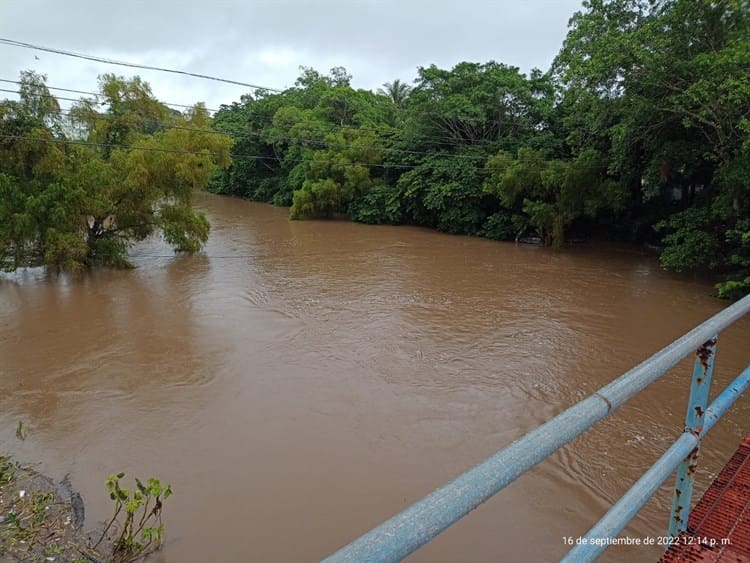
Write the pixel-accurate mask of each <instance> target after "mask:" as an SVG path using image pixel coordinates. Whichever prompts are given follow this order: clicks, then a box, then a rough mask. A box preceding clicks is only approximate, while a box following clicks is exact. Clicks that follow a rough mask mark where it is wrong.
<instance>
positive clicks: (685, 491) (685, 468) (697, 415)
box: [669, 336, 717, 537]
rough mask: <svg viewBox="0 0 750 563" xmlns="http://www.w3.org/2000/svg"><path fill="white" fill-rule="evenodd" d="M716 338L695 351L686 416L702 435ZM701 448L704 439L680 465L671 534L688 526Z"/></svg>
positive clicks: (688, 429) (691, 427) (694, 431)
mask: <svg viewBox="0 0 750 563" xmlns="http://www.w3.org/2000/svg"><path fill="white" fill-rule="evenodd" d="M716 338H717V337H716V336H714V337H713V338H712V339H711V340H709V341H707V342H705V343H704V344H703V346H701V347H700V348H698V350H696V352H695V366H694V367H693V378H692V382H691V384H690V398H689V399H688V408H687V414H686V415H685V431H686V432H690V433H691V434H694V435H695V436H698V437H700V434H701V431H702V430H703V415H704V414H705V412H706V407H707V406H708V394H709V391H710V390H711V376H712V375H713V371H714V358H715V356H716ZM699 449H700V442H698V445H697V446H696V447H695V449H694V450H693V451H692V452H690V454H689V455H688V456H687V457H686V458H685V459H684V460H683V461H682V463H680V465H679V467H678V468H677V477H676V478H675V485H674V495H673V496H672V512H670V517H669V535H670V536H674V537H677V536H679V535H680V532H684V531H685V530H686V529H687V524H688V517H689V516H690V503H691V499H692V496H693V483H694V482H695V468H696V466H697V465H698V450H699Z"/></svg>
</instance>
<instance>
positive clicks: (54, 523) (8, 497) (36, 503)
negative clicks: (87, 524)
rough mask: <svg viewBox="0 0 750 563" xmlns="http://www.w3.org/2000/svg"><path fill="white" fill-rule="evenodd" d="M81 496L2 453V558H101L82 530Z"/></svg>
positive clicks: (40, 559)
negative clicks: (91, 546) (90, 545)
mask: <svg viewBox="0 0 750 563" xmlns="http://www.w3.org/2000/svg"><path fill="white" fill-rule="evenodd" d="M83 519H84V508H83V501H82V500H81V496H80V495H79V494H78V493H76V492H74V491H73V490H72V489H71V488H70V485H69V483H68V482H67V481H63V482H61V483H55V482H54V481H53V480H52V479H50V478H49V477H46V476H44V475H42V474H40V473H39V472H37V471H35V470H34V469H32V468H31V467H30V466H28V465H23V464H21V463H19V462H17V461H14V460H13V459H11V458H10V457H8V456H0V558H2V560H3V561H64V562H71V563H74V562H75V563H82V562H89V561H101V560H103V558H102V556H101V555H100V554H98V553H97V552H96V551H95V550H93V549H91V548H90V547H89V538H88V537H87V536H86V535H85V534H84V533H83V531H82V530H83Z"/></svg>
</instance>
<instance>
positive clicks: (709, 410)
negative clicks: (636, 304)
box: [325, 295, 750, 563]
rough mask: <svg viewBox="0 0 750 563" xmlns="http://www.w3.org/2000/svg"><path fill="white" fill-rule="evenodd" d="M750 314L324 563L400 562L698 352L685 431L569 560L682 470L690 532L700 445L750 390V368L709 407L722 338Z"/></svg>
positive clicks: (677, 526)
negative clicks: (709, 394) (714, 368)
mask: <svg viewBox="0 0 750 563" xmlns="http://www.w3.org/2000/svg"><path fill="white" fill-rule="evenodd" d="M748 312H750V295H749V296H747V297H745V298H743V299H742V300H740V301H738V302H736V303H734V304H733V305H730V306H729V307H727V308H726V309H724V310H723V311H721V312H720V313H718V314H716V315H714V316H713V317H711V318H710V319H708V320H707V321H705V322H704V323H702V324H701V325H699V326H697V327H696V328H694V329H693V330H691V331H690V332H688V333H687V334H685V335H684V336H682V337H681V338H679V339H677V340H675V341H674V342H672V343H671V344H669V345H668V346H666V347H665V348H663V349H662V350H660V351H659V352H657V353H656V354H654V355H653V356H651V357H650V358H649V359H647V360H645V361H644V362H642V363H640V364H639V365H638V366H636V367H634V368H633V369H631V370H630V371H628V372H627V373H625V374H623V375H621V376H620V377H619V378H617V379H615V380H614V381H612V382H611V383H609V384H608V385H605V386H604V387H602V388H601V389H599V390H598V391H596V392H595V393H593V394H592V395H590V396H589V397H587V398H586V399H583V400H582V401H580V402H579V403H577V404H575V405H574V406H572V407H570V408H569V409H567V410H566V411H564V412H562V413H561V414H559V415H557V416H556V417H555V418H553V419H551V420H549V421H548V422H546V423H544V424H542V425H541V426H539V427H537V428H536V429H535V430H532V431H531V432H529V433H528V434H526V435H525V436H523V437H522V438H520V439H518V440H516V441H515V442H513V443H512V444H510V445H509V446H507V447H506V448H504V449H502V450H500V451H498V452H497V453H495V454H494V455H492V456H491V457H489V458H487V459H486V460H485V461H483V462H481V463H480V464H478V465H476V466H475V467H473V468H472V469H470V470H468V471H466V472H465V473H463V474H461V475H459V476H458V477H457V478H456V479H454V480H453V481H451V482H450V483H448V484H446V485H444V486H443V487H441V488H439V489H437V490H435V491H434V492H432V493H431V494H429V495H427V496H426V497H424V498H422V499H421V500H419V501H417V502H415V503H414V504H412V505H411V506H409V507H408V508H406V509H405V510H403V511H402V512H400V513H399V514H397V515H395V516H393V517H392V518H390V519H389V520H387V521H385V522H384V523H382V524H381V525H380V526H378V527H376V528H373V529H372V530H370V531H369V532H367V533H366V534H364V535H363V536H362V537H360V538H359V539H357V540H355V541H354V542H352V543H351V544H349V545H347V546H345V547H343V548H342V549H340V550H339V551H337V552H336V553H334V554H333V555H331V556H330V557H329V558H327V559H326V560H325V561H327V562H329V563H333V562H341V561H347V562H351V561H357V562H358V561H400V560H401V559H403V558H404V557H406V556H407V555H409V554H410V553H412V552H414V551H416V550H417V549H418V548H419V547H421V546H422V545H424V544H426V543H427V542H429V541H430V540H431V539H433V538H434V537H435V536H437V535H438V534H440V533H441V532H442V531H444V530H445V529H446V528H448V527H449V526H451V525H452V524H454V523H455V522H457V521H458V520H459V519H461V518H462V517H464V516H466V515H467V514H468V513H469V512H471V511H472V510H474V509H475V508H476V507H478V506H479V505H480V504H482V503H483V502H485V501H486V500H487V499H489V498H490V497H492V496H493V495H495V494H496V493H497V492H499V491H500V490H502V489H503V488H504V487H506V486H507V485H508V484H510V483H511V482H512V481H514V480H515V479H516V478H518V477H519V476H520V475H522V474H523V473H525V472H526V471H528V470H529V469H531V468H532V467H534V466H535V465H537V464H538V463H540V462H541V461H543V460H545V459H547V458H548V457H549V456H550V455H551V454H552V453H554V452H555V451H557V450H558V449H560V448H561V447H562V446H564V445H565V444H567V443H568V442H570V441H572V440H573V439H574V438H576V437H578V436H580V435H581V434H582V433H583V432H585V431H586V430H588V429H589V428H591V426H593V425H594V424H595V423H596V422H598V421H599V420H601V419H602V418H604V417H606V416H607V415H609V414H610V413H611V412H612V411H614V410H615V409H617V408H618V407H620V406H621V405H622V404H623V403H625V402H626V401H627V400H628V399H630V398H631V397H633V396H635V395H637V394H638V393H640V392H641V391H642V390H643V389H644V388H646V387H647V386H648V385H649V384H651V383H653V382H654V381H656V380H657V379H659V378H660V377H661V376H662V375H664V373H666V372H667V371H668V370H669V369H671V368H672V367H674V366H675V365H676V364H677V363H679V362H680V360H682V359H683V358H685V357H686V356H688V355H689V354H691V353H695V354H696V360H695V367H694V369H693V378H692V384H691V389H690V398H689V401H688V409H687V416H686V423H685V432H684V433H683V434H682V435H681V436H680V437H679V438H678V439H677V440H676V441H675V442H674V444H673V445H672V446H671V447H670V448H669V449H668V450H667V451H666V452H665V453H664V455H663V456H662V457H661V458H660V459H659V460H658V461H657V462H656V463H655V464H654V465H653V466H651V468H650V469H649V470H648V471H646V473H644V475H643V476H642V477H641V478H640V479H639V480H638V481H637V482H636V483H635V484H634V485H633V486H632V487H631V489H630V490H629V491H628V492H627V493H625V495H624V496H623V497H622V498H621V499H620V500H619V501H618V502H617V503H616V504H615V505H614V506H612V508H611V509H610V510H609V511H608V512H607V514H605V515H604V517H603V518H602V519H601V520H600V521H599V522H598V523H597V524H596V525H595V526H594V527H593V528H592V529H591V530H590V531H589V532H588V534H587V535H586V536H585V538H586V539H587V541H585V542H583V541H582V542H580V543H578V544H577V545H576V546H575V547H574V548H573V549H572V550H571V551H570V553H568V555H567V556H566V557H565V559H564V561H576V562H577V561H593V560H594V559H596V557H598V556H599V554H600V553H601V552H602V551H604V549H606V547H607V546H608V545H609V543H611V542H610V541H608V538H611V539H612V540H614V538H615V537H617V534H619V533H620V532H621V531H622V529H623V528H624V527H625V526H626V525H627V523H628V522H629V521H630V520H631V519H632V518H633V517H634V516H635V515H636V513H637V512H638V511H639V510H640V508H641V507H642V506H643V505H644V504H645V503H646V501H648V499H649V498H651V496H652V495H653V494H654V493H655V492H656V491H657V490H658V488H659V487H660V486H661V485H662V484H663V483H664V481H666V480H667V478H669V476H670V475H671V474H672V472H673V471H674V470H675V469H676V468H677V469H678V471H677V481H676V486H675V493H674V501H673V507H672V514H671V516H670V523H669V533H670V534H671V535H677V534H679V532H680V531H682V530H685V528H686V526H687V521H688V515H689V512H690V501H691V495H692V486H693V475H694V470H695V465H696V462H697V456H698V447H699V445H700V442H701V439H702V438H703V436H705V434H706V433H707V432H708V431H709V430H710V429H711V428H712V427H713V426H714V424H716V421H717V420H718V419H719V418H720V417H721V416H722V415H723V414H724V413H725V412H726V411H727V410H728V409H729V407H730V406H731V405H732V404H733V403H734V402H735V401H736V400H737V398H739V396H740V395H742V393H743V392H744V391H745V390H746V389H747V388H748V386H750V366H748V367H747V368H746V369H745V370H744V371H743V372H742V373H741V374H740V375H739V376H738V377H737V378H736V379H735V380H734V381H733V382H732V383H731V384H730V385H729V386H728V387H727V388H726V389H725V390H724V391H722V393H721V394H719V396H718V397H717V398H716V399H715V400H714V401H713V402H712V403H711V405H707V404H706V403H707V399H708V392H709V387H710V383H711V375H712V371H713V364H714V357H715V354H716V341H717V336H718V334H719V333H720V332H721V331H722V330H724V329H725V328H726V327H728V326H729V325H731V324H732V323H733V322H735V321H736V320H737V319H739V318H741V317H742V316H744V315H745V314H747V313H748Z"/></svg>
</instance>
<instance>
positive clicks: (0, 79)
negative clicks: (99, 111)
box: [0, 78, 219, 112]
mask: <svg viewBox="0 0 750 563" xmlns="http://www.w3.org/2000/svg"><path fill="white" fill-rule="evenodd" d="M0 82H6V83H9V84H23V82H21V81H20V80H8V79H7V78H0ZM44 86H45V88H47V89H49V90H59V91H60V92H71V93H73V94H86V95H87V96H96V97H100V96H101V95H102V94H101V93H98V92H88V91H86V90H72V89H70V88H60V87H58V86H48V85H47V84H45V85H44ZM0 92H16V91H15V90H6V89H4V88H0ZM16 93H18V92H16ZM36 95H37V96H39V95H42V94H36ZM53 97H54V98H58V99H60V100H68V101H71V102H79V101H80V99H78V100H76V99H73V98H62V97H60V96H53ZM158 101H159V103H160V104H164V105H165V106H174V107H176V108H192V107H195V104H193V105H189V104H174V103H171V102H162V101H161V100H158ZM205 109H206V111H211V112H217V111H219V110H218V109H213V108H205Z"/></svg>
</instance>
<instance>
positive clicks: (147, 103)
mask: <svg viewBox="0 0 750 563" xmlns="http://www.w3.org/2000/svg"><path fill="white" fill-rule="evenodd" d="M20 84H21V85H20V87H19V97H20V100H19V101H10V100H6V101H3V102H0V268H2V269H5V270H14V269H16V268H19V267H24V266H35V265H45V266H49V267H55V268H58V269H66V270H79V269H83V268H86V267H90V266H95V265H105V266H115V267H128V266H129V265H130V264H129V262H128V260H127V256H126V254H127V249H128V246H129V245H130V244H131V243H133V242H137V241H141V240H144V239H146V238H148V237H149V236H151V235H152V234H154V233H156V232H160V233H161V234H162V236H163V237H164V239H165V240H166V241H167V242H168V243H169V244H171V245H172V246H173V247H174V248H175V250H177V251H188V252H192V251H196V250H199V249H200V248H201V247H202V245H203V243H205V241H206V240H207V238H208V232H209V223H208V220H207V219H206V217H205V216H204V215H203V214H202V213H199V212H196V211H194V210H193V208H192V205H191V204H192V199H193V194H194V193H195V191H196V190H199V189H203V188H204V187H205V186H206V184H207V183H208V181H209V179H210V177H211V175H212V174H213V172H214V171H215V170H217V169H218V168H225V167H227V166H228V165H229V161H230V157H229V149H230V146H231V144H232V140H231V138H229V137H226V136H222V135H216V134H215V133H214V132H211V131H210V128H211V118H210V117H209V115H208V112H207V111H206V109H205V107H203V106H202V105H196V106H194V107H193V108H191V109H189V110H187V111H186V112H184V113H183V114H180V113H178V112H174V111H172V110H169V109H168V108H167V107H166V106H165V105H164V104H162V103H160V102H159V101H157V100H156V99H155V98H154V97H153V95H152V94H151V90H150V87H149V85H148V84H147V83H145V82H142V81H141V80H140V79H139V78H137V77H136V78H133V79H130V80H125V79H123V78H122V77H117V76H115V75H111V74H108V75H104V76H102V77H100V94H99V95H98V96H97V97H96V98H91V99H84V100H81V101H80V102H77V103H76V104H75V105H74V106H73V107H72V108H71V109H70V111H69V112H67V114H65V113H64V112H62V111H61V109H60V106H59V103H58V101H57V100H56V99H55V98H54V96H52V95H51V94H50V92H49V90H48V88H47V86H46V85H45V77H44V76H41V75H38V74H35V73H33V72H28V71H27V72H23V73H22V74H21V80H20ZM101 107H105V108H106V109H105V110H104V111H102V110H100V108H101Z"/></svg>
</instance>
